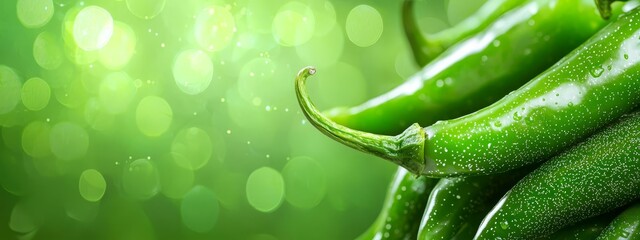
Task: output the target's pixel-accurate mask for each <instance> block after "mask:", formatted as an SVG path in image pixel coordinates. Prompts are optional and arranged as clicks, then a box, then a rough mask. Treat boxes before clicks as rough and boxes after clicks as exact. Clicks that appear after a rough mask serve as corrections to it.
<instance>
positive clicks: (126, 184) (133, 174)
mask: <svg viewBox="0 0 640 240" xmlns="http://www.w3.org/2000/svg"><path fill="white" fill-rule="evenodd" d="M122 187H123V189H124V191H125V192H126V193H127V194H128V195H129V196H131V197H133V198H135V199H138V200H146V199H149V198H151V197H153V196H155V195H156V194H157V193H158V191H160V180H159V177H158V171H157V170H156V167H155V166H154V164H153V163H152V162H151V161H150V160H148V159H137V160H135V161H133V162H132V163H130V164H129V165H128V166H126V167H125V169H124V173H123V174H122Z"/></svg>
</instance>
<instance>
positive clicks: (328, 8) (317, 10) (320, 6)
mask: <svg viewBox="0 0 640 240" xmlns="http://www.w3.org/2000/svg"><path fill="white" fill-rule="evenodd" d="M309 7H310V8H311V10H312V11H313V15H314V16H315V19H316V26H315V31H314V35H316V36H324V35H325V34H327V33H329V31H331V30H332V29H334V27H335V26H337V25H336V9H335V8H334V7H333V4H331V2H330V1H327V0H320V1H309Z"/></svg>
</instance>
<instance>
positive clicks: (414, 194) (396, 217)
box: [357, 168, 438, 240]
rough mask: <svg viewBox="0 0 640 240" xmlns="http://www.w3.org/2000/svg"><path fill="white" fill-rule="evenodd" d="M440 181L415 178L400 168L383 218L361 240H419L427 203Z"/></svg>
mask: <svg viewBox="0 0 640 240" xmlns="http://www.w3.org/2000/svg"><path fill="white" fill-rule="evenodd" d="M437 182H438V179H435V178H427V177H424V176H414V175H412V174H411V173H409V172H408V171H407V170H404V169H403V168H398V171H397V172H396V175H395V176H394V177H393V182H392V183H391V186H389V190H388V192H387V197H386V198H385V200H384V203H383V204H384V205H383V207H382V210H381V211H380V215H378V218H377V219H376V221H375V222H374V224H373V225H372V226H371V227H370V228H369V229H368V230H367V231H365V232H364V233H363V234H362V235H360V237H358V238H357V239H359V240H366V239H415V236H416V233H417V232H418V226H419V225H420V217H421V216H422V214H421V213H422V211H424V206H425V205H424V202H425V201H426V200H427V198H428V197H429V193H430V192H431V189H432V188H433V186H435V185H436V183H437Z"/></svg>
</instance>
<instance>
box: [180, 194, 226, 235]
mask: <svg viewBox="0 0 640 240" xmlns="http://www.w3.org/2000/svg"><path fill="white" fill-rule="evenodd" d="M219 212H220V204H219V203H218V199H217V198H216V195H215V194H213V192H211V190H209V189H208V188H206V187H204V186H200V185H198V186H195V187H193V189H191V191H189V192H188V193H187V194H186V195H185V196H184V199H182V203H181V204H180V217H181V219H182V223H184V225H185V226H187V228H189V229H191V230H192V231H194V232H199V233H205V232H208V231H211V229H212V228H213V226H215V224H216V222H217V221H218V215H219Z"/></svg>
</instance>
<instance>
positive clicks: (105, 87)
mask: <svg viewBox="0 0 640 240" xmlns="http://www.w3.org/2000/svg"><path fill="white" fill-rule="evenodd" d="M135 95H136V86H135V85H134V84H133V79H131V77H129V74H127V73H125V72H116V73H110V74H109V75H107V76H106V77H105V78H104V79H103V80H102V82H101V83H100V89H99V92H98V96H99V98H98V99H99V100H100V103H101V104H102V106H103V107H104V109H105V110H106V111H107V112H108V113H111V114H120V113H124V112H125V111H127V109H128V108H129V104H130V103H131V101H133V98H134V97H135Z"/></svg>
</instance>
